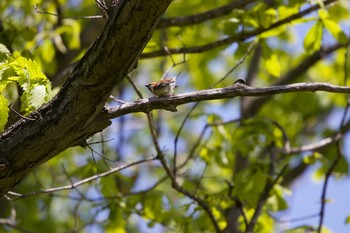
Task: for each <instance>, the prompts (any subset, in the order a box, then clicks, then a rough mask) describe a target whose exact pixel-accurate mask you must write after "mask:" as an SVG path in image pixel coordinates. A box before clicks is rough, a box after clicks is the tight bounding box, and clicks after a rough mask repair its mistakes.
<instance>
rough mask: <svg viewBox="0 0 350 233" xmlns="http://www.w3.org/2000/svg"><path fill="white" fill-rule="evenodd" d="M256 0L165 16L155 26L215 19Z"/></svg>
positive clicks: (177, 24)
mask: <svg viewBox="0 0 350 233" xmlns="http://www.w3.org/2000/svg"><path fill="white" fill-rule="evenodd" d="M253 2H256V0H240V1H234V2H231V3H229V4H227V5H224V6H221V7H218V8H215V9H212V10H209V11H206V12H202V13H199V14H195V15H189V16H181V17H175V18H166V19H161V20H160V21H159V24H158V25H157V28H166V27H174V26H188V25H193V24H198V23H202V22H205V21H207V20H211V19H215V18H218V17H220V16H223V15H228V14H230V13H231V12H232V11H233V10H234V9H241V8H243V7H245V6H246V5H248V4H250V3H253Z"/></svg>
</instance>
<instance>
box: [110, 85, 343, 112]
mask: <svg viewBox="0 0 350 233" xmlns="http://www.w3.org/2000/svg"><path fill="white" fill-rule="evenodd" d="M310 91H311V92H315V91H325V92H331V93H343V94H349V93H350V87H346V86H336V85H331V84H328V83H320V82H315V83H295V84H289V85H280V86H271V87H249V86H246V85H244V84H241V83H236V84H234V85H232V86H229V87H225V88H216V89H209V90H203V91H197V92H191V93H184V94H179V95H175V96H171V97H156V98H145V99H140V100H137V101H134V102H130V103H125V104H121V105H119V106H117V107H113V108H110V109H109V110H108V114H109V116H110V117H111V118H115V117H118V116H122V115H125V114H129V113H134V112H150V111H152V110H154V109H165V110H168V111H173V112H175V111H176V107H177V106H178V105H182V104H187V103H192V102H198V101H204V100H215V99H226V98H233V97H237V96H270V95H274V94H282V93H290V92H310Z"/></svg>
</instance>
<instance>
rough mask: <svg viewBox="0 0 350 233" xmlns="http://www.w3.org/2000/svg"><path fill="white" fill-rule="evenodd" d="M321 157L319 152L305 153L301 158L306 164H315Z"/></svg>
mask: <svg viewBox="0 0 350 233" xmlns="http://www.w3.org/2000/svg"><path fill="white" fill-rule="evenodd" d="M321 158H322V155H321V154H320V153H317V152H315V153H313V154H311V155H307V156H305V157H304V158H303V161H304V163H306V164H310V165H311V164H315V163H316V162H317V161H319V160H320V159H321Z"/></svg>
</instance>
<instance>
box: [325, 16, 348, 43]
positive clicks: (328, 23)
mask: <svg viewBox="0 0 350 233" xmlns="http://www.w3.org/2000/svg"><path fill="white" fill-rule="evenodd" d="M322 23H323V25H324V27H325V28H326V29H327V31H329V33H330V34H331V35H332V36H333V37H334V38H335V39H336V40H337V41H338V42H339V43H344V44H345V43H346V42H347V41H348V38H347V36H346V35H345V33H344V32H343V30H342V29H341V27H340V26H339V24H337V23H336V22H334V21H333V20H331V19H322Z"/></svg>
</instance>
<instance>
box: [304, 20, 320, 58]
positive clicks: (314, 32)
mask: <svg viewBox="0 0 350 233" xmlns="http://www.w3.org/2000/svg"><path fill="white" fill-rule="evenodd" d="M322 34H323V27H322V23H321V22H320V21H317V22H316V23H315V24H314V25H313V26H312V27H311V28H310V30H309V31H308V33H307V34H306V36H305V39H304V49H305V50H306V51H307V52H309V53H311V52H314V51H316V50H318V49H320V47H321V44H322Z"/></svg>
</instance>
